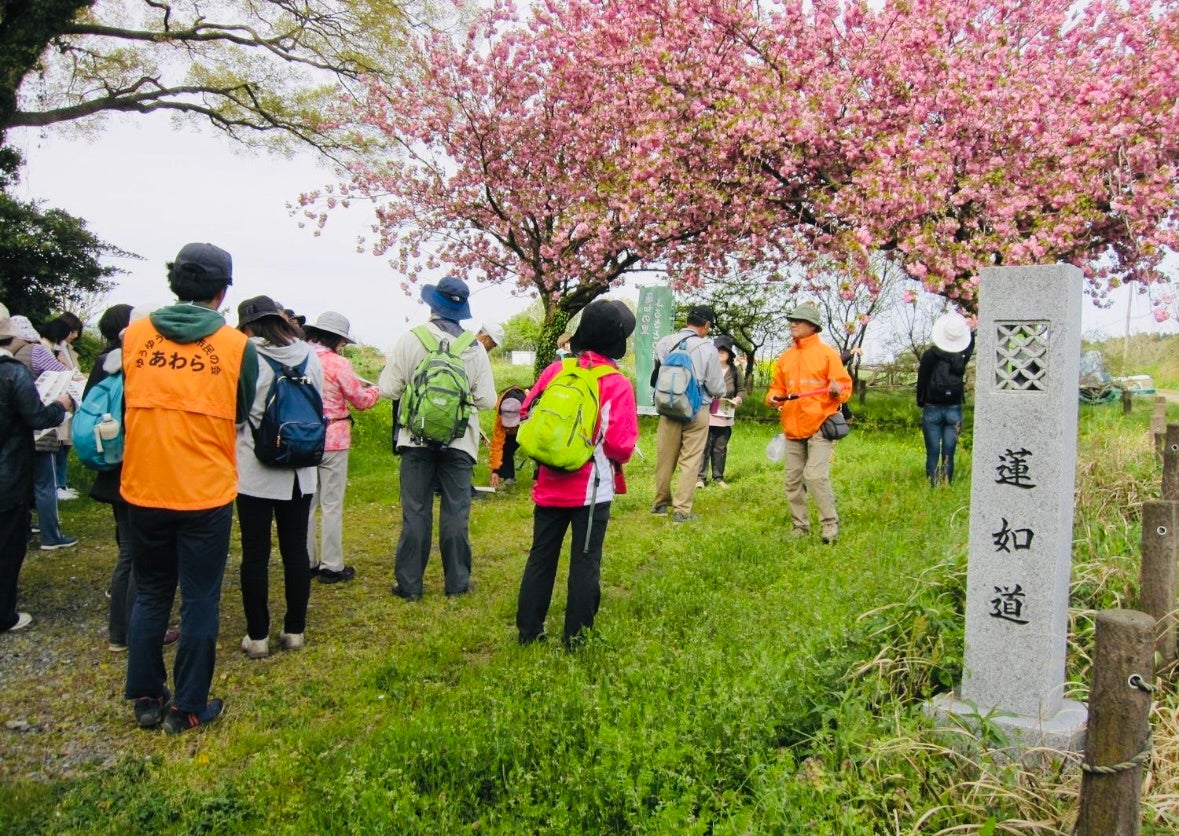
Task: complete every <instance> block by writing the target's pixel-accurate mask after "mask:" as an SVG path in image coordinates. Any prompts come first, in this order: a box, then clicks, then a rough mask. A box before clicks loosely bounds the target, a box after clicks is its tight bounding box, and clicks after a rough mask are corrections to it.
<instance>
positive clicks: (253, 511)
mask: <svg viewBox="0 0 1179 836" xmlns="http://www.w3.org/2000/svg"><path fill="white" fill-rule="evenodd" d="M310 508H311V494H307V495H306V496H301V495H299V483H298V480H295V488H294V494H293V495H292V497H291V498H290V499H284V500H278V499H260V498H258V497H256V496H247V495H246V494H238V495H237V517H238V525H239V526H240V527H241V531H242V569H241V579H242V606H243V607H244V608H245V612H246V631H247V632H248V633H249V634H250V638H251V639H264V638H266V637H267V636H268V635H269V634H270V603H269V602H270V548H271V540H270V522H271V520H272V519H273V520H274V523H275V528H276V529H277V531H278V552H279V554H280V555H281V556H282V568H283V591H284V592H285V593H286V604H287V610H286V613H285V614H284V616H283V632H284V633H292V634H294V633H303V632H306V628H307V599H308V598H309V597H310V596H311V566H310V565H309V562H308V560H307V512H308V510H309V509H310Z"/></svg>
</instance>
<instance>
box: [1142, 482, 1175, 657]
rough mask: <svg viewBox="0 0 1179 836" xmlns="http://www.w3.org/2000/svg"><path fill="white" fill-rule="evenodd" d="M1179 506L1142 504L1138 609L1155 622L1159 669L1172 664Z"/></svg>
mask: <svg viewBox="0 0 1179 836" xmlns="http://www.w3.org/2000/svg"><path fill="white" fill-rule="evenodd" d="M1177 543H1179V503H1176V502H1169V501H1166V500H1154V501H1149V502H1144V503H1142V567H1141V570H1140V571H1141V579H1140V586H1141V590H1142V591H1141V593H1140V595H1139V602H1138V606H1139V608H1140V609H1141V610H1142V611H1143V612H1145V613H1147V614H1148V615H1151V616H1153V617H1154V619H1155V627H1156V631H1157V632H1156V634H1155V643H1154V649H1155V652H1156V653H1158V654H1159V666H1160V668H1161V669H1166V668H1169V667H1170V666H1171V665H1172V664H1173V663H1174V661H1175V554H1176V544H1177Z"/></svg>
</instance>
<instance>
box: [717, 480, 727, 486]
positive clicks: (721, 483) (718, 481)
mask: <svg viewBox="0 0 1179 836" xmlns="http://www.w3.org/2000/svg"><path fill="white" fill-rule="evenodd" d="M716 486H717V487H718V488H727V487H728V486H729V483H728V482H726V481H725V480H724V479H717V480H716Z"/></svg>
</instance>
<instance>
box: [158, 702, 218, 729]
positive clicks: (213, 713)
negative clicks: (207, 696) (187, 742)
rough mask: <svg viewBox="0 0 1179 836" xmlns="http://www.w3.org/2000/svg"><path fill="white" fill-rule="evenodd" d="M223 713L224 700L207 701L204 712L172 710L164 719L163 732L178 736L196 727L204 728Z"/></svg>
mask: <svg viewBox="0 0 1179 836" xmlns="http://www.w3.org/2000/svg"><path fill="white" fill-rule="evenodd" d="M224 711H225V701H224V700H209V703H208V705H206V706H205V710H204V711H181V710H180V709H178V708H172V709H171V710H170V711H169V712H168V716H167V717H165V718H164V731H165V732H167V733H168V734H180V733H181V732H182V731H188V730H189V729H195V728H196V727H197V726H206V725H208V724H209V723H212V722H213V721H214V720H216V719H217V718H218V717H220V716H221V714H222V712H224Z"/></svg>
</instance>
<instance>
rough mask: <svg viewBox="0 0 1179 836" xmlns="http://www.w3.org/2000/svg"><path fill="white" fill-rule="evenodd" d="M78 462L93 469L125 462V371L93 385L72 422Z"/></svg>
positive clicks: (104, 468)
mask: <svg viewBox="0 0 1179 836" xmlns="http://www.w3.org/2000/svg"><path fill="white" fill-rule="evenodd" d="M70 436H71V438H72V440H73V442H74V454H75V455H76V456H77V457H78V461H80V462H82V464H83V465H85V466H86V467H88V468H90V469H91V470H114V469H115V468H116V467H118V466H119V465H121V464H122V463H123V442H124V441H125V439H126V433H125V431H124V428H123V373H122V372H116V373H115V374H112V375H111V376H110V377H105V378H103V379H102V380H101V381H100V382H99V383H97V384H95V385H94V386H93V387H91V389H90V391H89V392H87V393H86V397H84V398H82V403H81V405H79V406H78V411H77V412H75V413H74V418H73V420H72V421H71V422H70Z"/></svg>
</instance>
